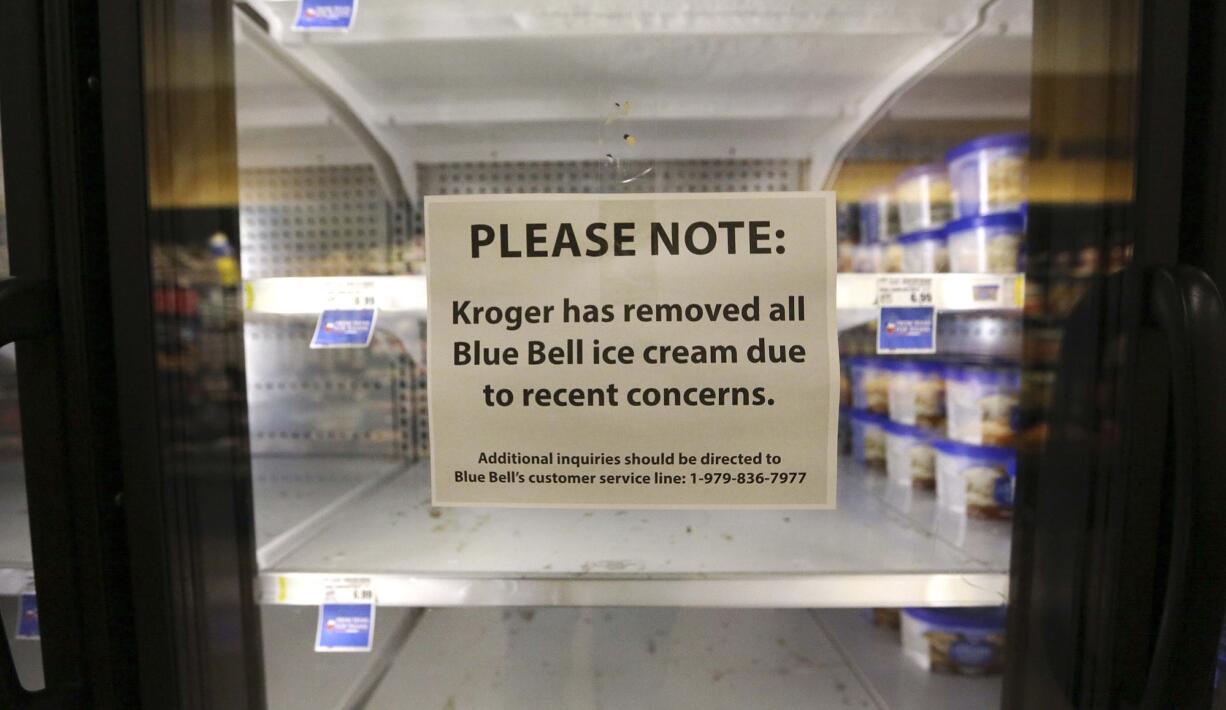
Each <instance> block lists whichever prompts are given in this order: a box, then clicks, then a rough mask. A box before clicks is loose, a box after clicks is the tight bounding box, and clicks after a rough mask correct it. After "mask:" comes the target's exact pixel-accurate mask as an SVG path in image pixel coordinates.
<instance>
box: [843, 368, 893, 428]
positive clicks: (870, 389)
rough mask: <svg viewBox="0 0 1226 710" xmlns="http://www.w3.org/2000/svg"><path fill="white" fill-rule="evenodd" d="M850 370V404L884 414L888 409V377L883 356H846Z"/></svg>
mask: <svg viewBox="0 0 1226 710" xmlns="http://www.w3.org/2000/svg"><path fill="white" fill-rule="evenodd" d="M848 363H849V364H848V368H849V369H850V370H851V406H852V407H855V408H856V409H863V410H865V411H869V412H873V413H874V414H886V413H887V412H889V409H890V389H889V387H890V379H889V371H888V367H889V365H888V363H887V362H886V359H885V358H877V357H869V356H863V355H861V356H856V357H851V358H848Z"/></svg>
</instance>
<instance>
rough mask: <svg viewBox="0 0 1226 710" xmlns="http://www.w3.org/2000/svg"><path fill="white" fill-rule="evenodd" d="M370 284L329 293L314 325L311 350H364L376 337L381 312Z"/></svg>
mask: <svg viewBox="0 0 1226 710" xmlns="http://www.w3.org/2000/svg"><path fill="white" fill-rule="evenodd" d="M376 306H377V304H376V302H375V294H374V290H373V287H372V286H371V285H370V284H361V283H355V284H348V285H346V286H343V287H340V288H337V289H333V290H331V291H329V292H328V296H327V300H326V302H325V305H324V309H323V311H322V312H321V313H320V314H319V320H318V321H316V323H315V334H314V335H312V336H311V348H313V349H318V348H365V347H370V341H371V339H372V338H373V337H374V334H375V322H376V321H377V320H378V316H379V310H378V308H377V307H376Z"/></svg>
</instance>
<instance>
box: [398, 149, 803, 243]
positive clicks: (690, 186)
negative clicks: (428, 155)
mask: <svg viewBox="0 0 1226 710" xmlns="http://www.w3.org/2000/svg"><path fill="white" fill-rule="evenodd" d="M807 171H808V166H807V161H804V160H775V159H760V160H758V159H735V158H729V159H726V160H657V161H633V162H629V161H622V162H619V163H612V162H601V161H597V160H572V161H541V162H473V163H421V164H418V166H417V184H418V185H419V186H420V188H421V193H422V194H423V195H503V194H527V193H602V192H612V193H646V192H785V191H794V190H802V189H804V185H805V179H806V174H807ZM414 212H415V213H416V214H417V215H420V214H421V210H420V209H417V210H414ZM416 228H417V231H421V224H420V222H419V223H418V224H417V227H416Z"/></svg>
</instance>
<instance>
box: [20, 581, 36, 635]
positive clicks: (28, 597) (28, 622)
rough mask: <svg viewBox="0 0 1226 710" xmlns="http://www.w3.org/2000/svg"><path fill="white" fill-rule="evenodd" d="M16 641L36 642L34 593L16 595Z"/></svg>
mask: <svg viewBox="0 0 1226 710" xmlns="http://www.w3.org/2000/svg"><path fill="white" fill-rule="evenodd" d="M16 636H17V638H18V639H21V640H26V641H37V640H38V639H39V638H40V634H39V631H38V597H37V596H35V594H34V592H22V593H21V594H19V595H17V634H16Z"/></svg>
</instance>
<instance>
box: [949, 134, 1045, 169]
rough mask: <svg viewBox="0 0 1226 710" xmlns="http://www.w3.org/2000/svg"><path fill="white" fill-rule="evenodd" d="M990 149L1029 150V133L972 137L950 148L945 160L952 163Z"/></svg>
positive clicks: (1022, 151) (1020, 151)
mask: <svg viewBox="0 0 1226 710" xmlns="http://www.w3.org/2000/svg"><path fill="white" fill-rule="evenodd" d="M992 150H1003V151H1009V152H1012V153H1025V152H1026V151H1028V150H1030V135H1029V134H1027V133H994V134H992V135H989V136H980V137H979V138H972V139H971V140H969V141H967V142H965V143H959V144H958V145H956V146H954V147H953V148H951V149H950V150H949V152H947V153H946V154H945V162H946V163H952V162H955V161H956V160H958V159H959V158H963V157H966V156H968V155H971V154H972V153H980V152H983V151H992Z"/></svg>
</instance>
